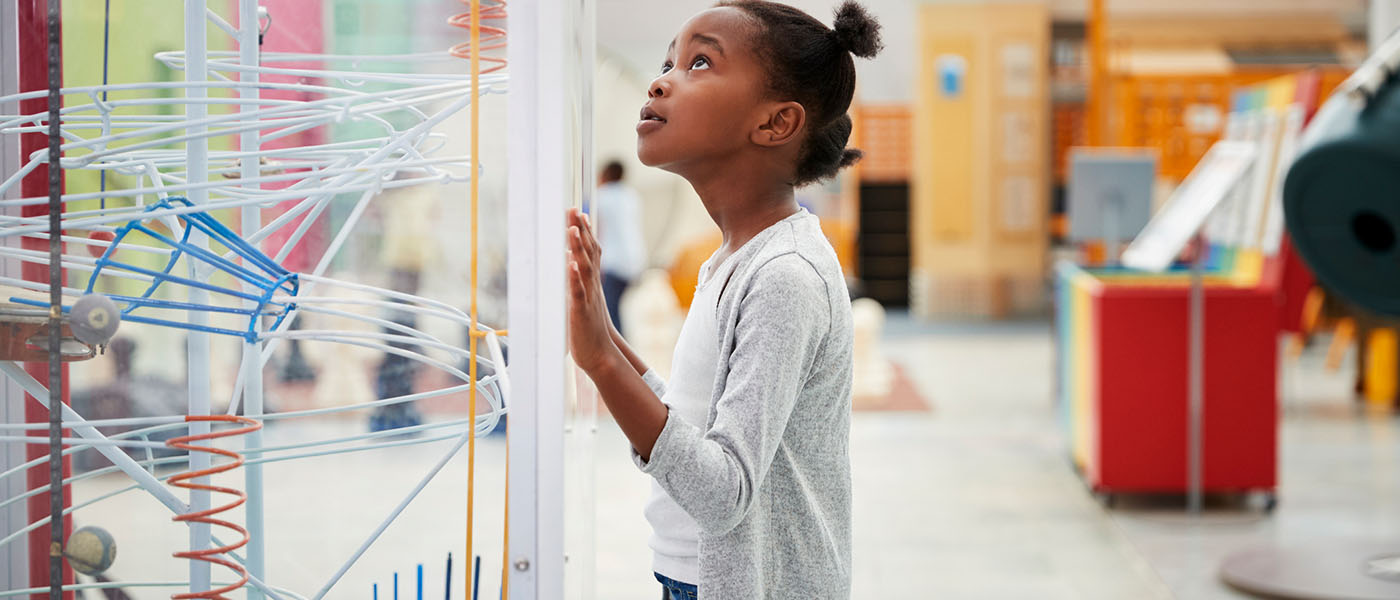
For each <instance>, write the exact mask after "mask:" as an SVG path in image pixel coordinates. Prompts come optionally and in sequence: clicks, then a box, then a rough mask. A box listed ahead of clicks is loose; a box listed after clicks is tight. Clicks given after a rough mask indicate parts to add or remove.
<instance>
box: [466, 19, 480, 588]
mask: <svg viewBox="0 0 1400 600" xmlns="http://www.w3.org/2000/svg"><path fill="white" fill-rule="evenodd" d="M471 6H472V26H471V43H472V53H471V54H472V56H471V64H472V86H471V90H472V91H471V94H472V97H471V129H472V131H471V149H470V150H469V158H468V160H470V161H471V162H470V163H469V164H470V169H471V171H470V172H469V173H468V177H469V179H470V183H469V184H470V185H471V207H470V211H471V217H470V219H471V313H472V314H471V330H470V333H468V334H467V344H468V356H469V357H470V358H471V364H470V365H468V367H467V368H468V370H469V371H470V373H468V375H469V376H470V378H471V385H470V386H469V387H468V388H467V397H468V398H469V399H470V404H471V429H470V430H469V433H468V434H467V436H468V437H467V560H466V561H465V562H466V564H467V568H466V571H467V581H466V585H465V586H463V588H462V589H464V590H470V589H472V588H471V587H470V586H471V584H472V572H473V570H474V568H475V564H476V555H475V554H473V553H472V524H473V522H474V520H475V516H476V514H475V512H476V506H475V502H474V500H475V493H474V489H475V487H476V338H477V336H476V332H477V325H476V281H477V278H476V253H477V252H476V251H477V247H476V202H477V193H478V192H479V191H480V190H479V187H478V183H479V182H478V181H477V176H478V175H479V174H480V172H481V171H480V169H478V168H477V165H478V162H477V160H476V158H477V148H478V139H477V129H478V127H477V125H478V124H479V123H480V107H479V106H478V104H477V101H478V100H480V99H481V94H480V90H479V89H478V88H479V86H480V85H481V56H480V55H481V0H472V3H471ZM466 594H467V595H468V596H471V592H470V591H468V592H466ZM471 600H475V599H471Z"/></svg>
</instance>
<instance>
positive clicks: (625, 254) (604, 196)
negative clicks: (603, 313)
mask: <svg viewBox="0 0 1400 600" xmlns="http://www.w3.org/2000/svg"><path fill="white" fill-rule="evenodd" d="M622 178H623V169H622V163H621V162H619V161H617V160H611V161H608V164H607V165H605V166H604V167H603V170H602V171H601V172H599V174H598V193H597V195H596V196H594V208H593V211H592V212H593V214H592V217H593V219H594V220H595V223H594V226H595V227H596V228H597V231H598V243H599V245H600V246H601V247H602V249H603V258H602V264H603V296H604V298H605V299H606V301H607V305H608V315H609V316H610V317H612V322H613V327H616V328H617V330H618V331H619V332H622V333H624V334H625V333H627V331H626V330H625V329H623V327H622V310H621V300H622V295H623V294H624V293H626V292H627V288H628V287H630V286H631V285H632V281H633V280H634V279H636V278H637V276H638V275H641V273H642V270H643V269H645V268H646V265H647V257H646V246H645V244H643V242H642V223H641V201H640V199H639V198H638V197H637V193H636V192H635V191H633V190H632V188H631V187H629V186H628V185H627V184H626V183H623V181H622Z"/></svg>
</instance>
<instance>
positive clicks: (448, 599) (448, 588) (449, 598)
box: [442, 552, 452, 600]
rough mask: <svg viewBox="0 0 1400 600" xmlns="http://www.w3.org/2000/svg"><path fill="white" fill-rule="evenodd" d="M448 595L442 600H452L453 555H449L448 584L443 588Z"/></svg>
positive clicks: (449, 553)
mask: <svg viewBox="0 0 1400 600" xmlns="http://www.w3.org/2000/svg"><path fill="white" fill-rule="evenodd" d="M443 590H445V591H446V593H445V594H444V595H443V599H442V600H452V553H451V552H448V553H447V584H446V585H444V586H443Z"/></svg>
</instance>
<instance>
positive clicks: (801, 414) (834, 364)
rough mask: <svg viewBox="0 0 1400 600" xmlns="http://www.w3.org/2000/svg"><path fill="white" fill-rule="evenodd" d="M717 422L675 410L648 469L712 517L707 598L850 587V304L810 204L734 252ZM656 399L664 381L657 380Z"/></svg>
mask: <svg viewBox="0 0 1400 600" xmlns="http://www.w3.org/2000/svg"><path fill="white" fill-rule="evenodd" d="M730 260H735V261H737V262H736V263H735V267H734V271H733V275H732V277H731V279H730V280H729V283H728V284H727V286H726V287H725V288H724V293H723V294H722V295H721V296H720V299H719V306H718V308H717V311H718V312H717V320H718V323H719V360H718V364H717V365H716V370H715V386H714V392H713V394H712V395H711V400H710V413H709V419H708V422H707V424H706V427H705V428H704V429H700V428H697V427H694V426H691V425H688V424H686V423H685V421H683V420H682V419H679V418H668V419H667V420H666V425H665V427H664V428H663V429H662V430H661V435H660V437H658V438H657V440H656V445H655V446H654V447H653V449H652V452H651V460H650V462H645V463H644V462H642V461H641V459H640V457H638V456H637V455H636V454H635V452H634V453H633V458H634V459H635V460H636V462H637V465H638V466H639V467H641V469H642V471H643V472H645V473H648V474H650V475H651V476H652V477H655V478H656V480H657V481H658V482H660V484H661V487H662V488H663V489H665V490H666V492H667V493H668V494H670V495H671V497H672V498H673V499H675V501H676V503H678V504H679V505H680V506H681V508H683V509H685V511H686V512H687V513H689V514H690V516H691V517H693V518H694V519H695V520H696V521H697V522H698V523H699V525H700V531H701V533H700V581H698V582H695V583H697V584H698V585H699V587H700V598H701V599H702V600H756V599H766V598H802V599H804V600H805V599H826V598H843V599H844V598H849V597H850V594H851V464H850V457H849V451H848V449H849V444H850V425H851V367H852V358H851V344H852V338H851V302H850V298H849V296H848V295H847V293H846V287H845V282H844V280H843V278H842V275H841V267H840V264H839V263H838V262H837V260H836V254H835V252H833V251H832V249H831V245H830V244H828V243H827V241H826V238H825V237H824V236H823V235H822V232H821V228H820V227H819V226H818V221H817V218H816V217H815V216H813V215H811V214H810V213H808V212H807V211H806V210H802V211H799V212H798V213H797V214H794V215H793V216H791V217H788V218H786V219H784V220H782V221H779V222H778V223H776V224H774V225H773V226H771V227H769V228H768V229H765V230H764V231H763V232H762V233H760V234H758V235H757V236H755V237H754V238H753V239H752V240H750V241H749V242H748V243H747V244H745V245H744V246H743V247H742V248H740V249H739V251H738V252H737V253H735V255H734V256H733V257H732V258H731V259H730ZM644 378H645V379H646V380H647V383H648V384H649V385H650V386H651V388H652V390H653V391H654V392H656V394H657V397H661V396H664V395H665V383H664V382H662V381H661V379H660V378H659V377H657V376H656V375H655V374H653V373H647V374H646V376H645V377H644Z"/></svg>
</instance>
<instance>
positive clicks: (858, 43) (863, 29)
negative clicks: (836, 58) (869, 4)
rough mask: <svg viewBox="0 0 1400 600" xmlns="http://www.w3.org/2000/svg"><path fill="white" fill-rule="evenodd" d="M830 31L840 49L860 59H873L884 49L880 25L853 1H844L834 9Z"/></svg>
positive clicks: (862, 7)
mask: <svg viewBox="0 0 1400 600" xmlns="http://www.w3.org/2000/svg"><path fill="white" fill-rule="evenodd" d="M831 29H832V30H833V31H834V32H835V33H836V39H837V41H838V42H840V44H841V47H842V48H845V49H846V51H847V52H850V53H851V54H854V55H856V56H859V57H861V58H875V55H876V54H877V53H879V52H880V50H881V49H883V48H884V47H885V46H884V44H882V43H880V23H879V22H878V21H876V20H875V18H874V17H872V16H870V13H869V12H866V10H865V7H864V6H861V5H860V3H858V2H856V1H855V0H845V1H844V2H842V3H841V6H840V7H838V8H837V9H836V20H835V21H833V22H832V24H831Z"/></svg>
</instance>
